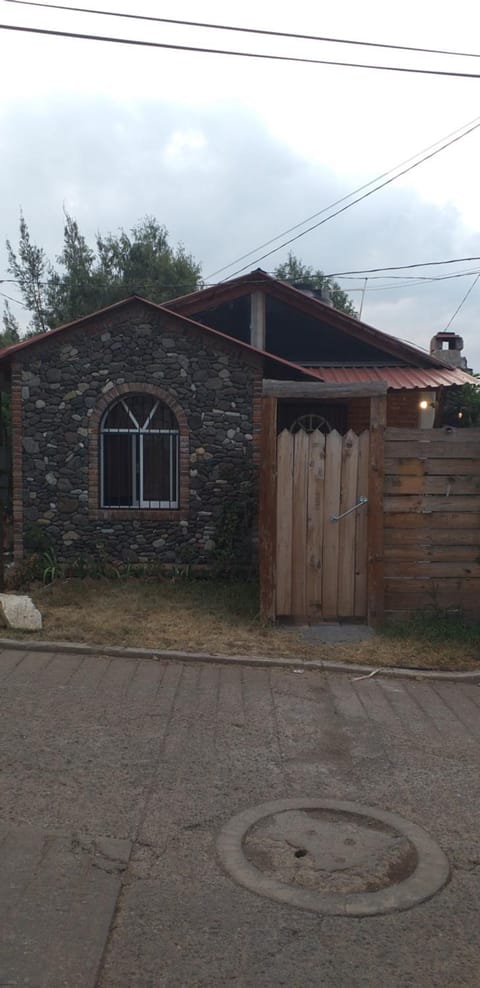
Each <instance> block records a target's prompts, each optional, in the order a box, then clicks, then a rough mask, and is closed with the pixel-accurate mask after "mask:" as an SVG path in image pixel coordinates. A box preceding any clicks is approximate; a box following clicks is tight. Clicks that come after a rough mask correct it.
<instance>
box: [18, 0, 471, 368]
mask: <svg viewBox="0 0 480 988" xmlns="http://www.w3.org/2000/svg"><path fill="white" fill-rule="evenodd" d="M68 2H71V0H68ZM84 2H85V5H89V6H91V7H93V6H95V3H94V0H84ZM98 7H99V8H100V7H101V8H102V9H104V10H108V11H121V12H124V13H127V12H128V13H135V14H145V15H151V16H162V17H173V18H178V19H186V20H202V21H210V22H216V23H228V24H233V25H241V26H245V27H258V28H265V29H270V30H276V31H289V32H297V33H305V34H316V35H323V36H330V37H336V38H344V39H345V38H351V39H356V40H365V41H377V42H389V43H392V44H397V45H399V44H404V45H410V46H417V47H428V48H448V49H456V50H457V51H462V52H475V48H476V43H477V41H476V39H478V37H479V28H480V8H477V5H476V4H474V3H472V0H457V3H456V4H455V5H449V6H448V8H447V7H445V8H442V7H440V6H439V4H438V2H434V0H420V2H419V0H415V2H414V0H404V2H403V3H402V5H401V6H398V5H397V6H393V5H391V4H386V3H385V2H384V0H378V2H377V0H365V2H364V3H362V4H359V3H358V0H344V2H343V4H341V5H334V4H330V5H327V4H323V3H318V2H317V3H314V2H312V0H297V2H296V3H295V4H292V3H291V2H290V3H286V2H283V0H264V2H263V3H259V2H258V0H257V2H255V3H254V2H253V0H242V2H241V3H240V2H238V0H231V2H230V3H229V4H226V3H225V2H219V0H203V2H202V4H199V3H198V0H197V2H195V0H175V2H174V0H164V2H163V3H161V4H159V3H158V2H156V0H102V3H101V4H98ZM443 9H445V10H447V9H448V14H443V12H442V11H443ZM0 13H1V17H0V23H2V24H15V25H27V26H33V27H48V28H52V29H55V30H65V31H77V32H83V33H96V34H103V35H115V36H117V37H124V38H125V37H130V38H138V39H148V40H158V41H162V42H167V43H172V44H185V45H193V46H199V47H201V46H204V47H217V48H230V49H237V50H243V51H245V50H250V51H257V52H271V53H278V54H288V55H300V56H305V57H309V58H324V59H335V60H344V61H355V62H357V61H358V62H364V63H376V64H390V65H405V66H418V67H421V68H441V69H448V70H451V71H457V72H473V73H475V72H478V73H480V58H479V57H477V58H474V57H471V58H462V57H459V56H455V57H452V56H448V57H447V56H440V55H427V54H413V53H408V52H399V51H397V52H388V51H385V50H382V49H378V48H359V47H354V46H351V45H339V44H327V43H320V42H315V43H313V42H304V41H300V40H294V39H273V38H265V37H263V38H262V37H256V36H252V35H250V36H248V35H245V34H243V35H242V34H233V33H230V32H228V33H227V32H223V31H213V30H204V29H195V28H192V27H189V28H187V27H185V28H180V27H176V26H172V25H164V24H156V25H155V24H151V23H145V22H144V23H141V22H137V21H132V20H124V19H120V18H113V17H100V16H93V15H90V14H88V15H87V14H80V13H73V12H62V11H58V10H56V11H54V10H52V11H48V10H45V9H42V8H34V7H28V6H21V5H17V4H14V3H10V2H8V0H0ZM0 45H1V51H0V75H1V79H0V107H1V111H0V112H1V118H0V120H1V128H0V140H1V154H0V181H1V189H2V197H1V202H2V226H1V229H0V232H1V234H2V235H1V238H0V277H8V275H7V272H6V255H5V251H4V248H3V244H4V241H5V238H6V237H8V238H10V239H11V240H12V241H13V242H14V243H15V242H16V240H17V236H18V213H19V208H20V207H21V208H22V209H23V211H24V214H25V217H26V219H27V223H28V225H29V227H30V231H31V235H32V238H33V239H34V241H36V242H37V243H39V244H40V245H42V246H44V247H45V249H46V250H47V252H48V253H49V255H50V256H52V257H53V256H54V255H55V254H56V253H58V251H59V250H60V249H61V241H62V227H63V214H62V209H63V207H64V206H65V208H66V209H67V210H68V211H69V212H71V213H72V214H73V215H74V216H75V218H76V219H77V220H78V222H79V225H80V228H81V230H82V232H83V233H84V234H85V235H86V236H87V239H90V240H91V239H93V236H94V234H95V231H96V230H100V231H101V232H102V233H107V232H109V231H112V232H116V231H118V229H119V228H120V227H125V228H127V229H128V228H129V227H131V226H132V225H133V224H134V223H136V222H137V221H138V220H139V219H141V218H142V217H143V216H145V215H146V214H150V215H153V216H155V217H156V218H157V219H158V220H159V221H160V222H161V223H164V224H165V225H166V226H167V228H168V230H169V233H170V238H171V240H172V242H179V241H181V242H183V244H184V245H185V247H186V249H187V250H188V251H189V252H191V253H192V254H193V255H194V256H195V258H196V259H198V260H199V261H200V262H201V264H202V271H203V275H204V276H205V277H206V278H208V277H209V276H210V275H212V274H213V272H215V271H216V270H217V269H218V268H221V267H223V266H224V265H229V264H231V262H234V261H235V260H236V258H237V257H239V256H240V255H242V254H244V253H246V252H247V251H250V250H253V248H255V247H256V246H257V245H259V244H261V243H262V242H264V241H266V240H269V239H270V238H271V237H274V236H276V235H277V234H279V233H280V232H281V231H283V230H285V229H286V228H288V227H290V226H293V225H294V224H296V223H299V222H300V221H302V220H304V219H305V218H306V217H308V216H310V215H311V214H313V213H315V212H317V211H319V210H321V209H323V208H324V207H325V206H328V205H329V203H331V202H333V201H334V200H336V199H338V198H339V197H341V196H343V195H346V194H347V193H350V192H351V191H352V190H353V189H355V188H356V187H357V186H360V185H362V184H363V183H364V182H368V181H370V179H372V178H374V177H375V176H376V175H379V174H380V173H383V172H385V171H386V170H387V169H389V168H392V167H393V166H394V165H397V164H398V163H400V162H401V161H403V160H405V159H407V158H409V157H410V156H411V155H414V154H415V153H416V152H418V151H420V150H422V149H424V148H426V147H427V146H429V145H431V144H433V143H434V142H436V141H438V140H439V139H440V138H442V137H445V136H447V135H449V134H450V133H451V132H453V131H455V130H457V129H458V128H460V127H462V126H463V125H464V124H467V123H468V122H469V121H472V120H474V119H475V118H476V117H477V116H478V115H480V101H479V99H478V96H479V93H480V79H478V80H477V79H460V78H442V77H436V76H421V75H406V74H403V73H396V72H380V71H367V70H363V69H353V68H343V67H334V66H326V65H300V64H294V63H286V62H285V63H274V62H267V61H261V60H253V59H245V58H234V57H227V56H223V55H213V54H200V53H189V52H180V51H177V52H174V51H167V50H162V49H154V48H152V49H148V48H143V49H140V48H134V47H127V46H124V45H113V44H112V45H110V44H104V43H100V42H93V41H81V40H72V39H64V38H50V37H42V36H34V35H27V34H21V33H16V32H12V31H6V30H0ZM478 50H479V52H480V41H479V42H478ZM479 149H480V129H478V130H476V131H475V132H474V133H472V134H470V135H468V136H466V137H465V138H463V139H462V140H461V141H459V142H457V143H456V144H454V145H453V146H452V147H451V148H448V149H447V150H445V151H443V152H441V153H440V154H439V155H437V156H436V157H435V158H433V159H432V160H431V161H428V162H425V163H424V164H422V165H420V167H419V168H417V169H415V170H414V171H412V172H410V173H409V174H408V175H406V176H404V177H403V178H401V179H399V180H398V181H397V182H395V183H393V184H392V185H390V186H388V187H387V188H386V189H383V190H381V191H379V192H377V193H375V194H374V195H372V196H371V197H370V198H369V199H367V200H366V201H365V202H363V203H360V204H359V205H356V206H354V207H353V208H351V209H349V210H348V211H346V212H345V213H343V214H342V215H341V216H339V217H337V218H335V219H332V220H331V221H330V222H328V223H326V224H324V225H323V226H321V227H320V228H319V229H317V230H315V231H313V232H311V233H308V234H306V235H305V236H303V237H302V238H301V239H300V240H298V241H297V242H296V243H295V244H293V245H292V247H291V249H292V250H294V252H295V253H296V254H297V255H298V256H299V257H300V258H302V259H303V260H304V261H305V262H307V263H309V264H312V265H314V266H315V267H320V268H322V269H323V270H324V271H327V272H337V271H344V270H350V269H359V268H362V269H363V268H367V267H380V266H387V265H395V264H398V265H400V264H410V263H416V262H425V261H435V260H444V259H448V258H460V257H468V256H473V255H480V197H479V195H478V175H479V158H480V155H479ZM285 239H286V238H285ZM279 242H281V241H279ZM262 253H263V251H262V250H258V251H257V252H255V253H253V254H252V256H251V261H250V262H249V263H251V267H252V268H253V267H256V266H257V264H260V266H262V267H263V268H264V269H265V270H267V271H272V270H273V268H274V267H275V265H276V264H278V263H280V262H281V261H282V260H285V258H286V254H287V250H286V248H283V249H282V250H279V251H278V252H277V253H276V254H274V255H272V256H271V257H268V258H266V259H264V260H261V261H259V260H258V258H259V257H260V255H261V254H262ZM245 263H247V262H245V261H244V262H242V263H241V264H233V265H232V266H231V267H229V268H228V269H227V270H226V271H224V272H223V273H222V275H221V276H216V277H217V278H218V277H228V276H229V275H231V274H233V273H234V272H235V271H236V270H237V269H238V268H239V267H242V266H243V265H244V264H245ZM464 271H468V272H470V273H469V274H468V275H465V276H462V277H457V278H451V279H449V280H444V281H434V282H425V281H424V282H422V283H421V284H420V285H419V284H414V283H410V284H408V283H407V282H406V280H405V279H404V278H403V277H402V278H401V280H399V279H398V278H397V279H395V280H394V279H392V278H390V279H389V280H388V281H386V280H377V279H373V278H372V279H369V281H368V290H367V294H366V298H365V304H364V311H363V316H364V318H365V320H366V321H367V322H370V323H372V324H373V325H375V326H377V327H378V328H380V329H383V330H384V331H386V332H390V333H394V334H395V335H397V336H399V337H401V338H403V339H407V340H411V341H413V342H415V343H417V344H418V345H420V346H424V347H428V344H429V339H430V337H431V336H432V335H433V333H435V332H437V331H438V330H441V329H444V328H445V326H446V324H447V323H448V321H449V320H450V318H451V316H452V315H453V313H454V311H455V309H456V308H457V306H458V305H459V303H460V302H461V300H462V298H463V296H464V295H465V293H466V292H467V290H468V288H469V287H470V286H471V285H472V284H473V281H474V278H475V273H476V272H478V271H480V261H477V262H471V263H465V264H457V265H451V266H445V267H444V268H425V269H424V270H421V271H420V272H419V273H420V274H421V275H422V276H428V275H429V274H430V275H431V274H433V275H435V276H437V277H438V276H439V275H446V274H460V273H462V272H464ZM411 273H412V272H407V274H411ZM396 274H397V275H402V272H401V271H398V272H396ZM214 280H216V279H214ZM339 280H341V284H342V286H343V287H344V288H345V289H346V290H347V291H351V293H352V298H353V300H354V301H355V303H356V304H357V305H358V304H359V301H360V291H359V289H360V288H361V285H362V282H361V281H359V280H355V279H352V280H347V279H339ZM0 287H2V288H4V289H5V291H7V285H3V286H0ZM380 289H381V290H380ZM8 294H10V295H12V296H15V286H12V285H9V286H8ZM12 308H13V309H14V311H15V312H16V313H17V314H18V315H20V312H21V310H20V309H19V308H18V307H16V306H15V305H13V306H12ZM479 324H480V281H479V282H478V284H477V285H476V286H475V287H474V288H473V290H472V293H471V295H470V296H469V298H468V299H467V301H466V302H465V305H464V306H463V308H462V309H461V311H460V312H459V314H458V316H457V317H456V318H455V320H454V322H453V323H452V329H453V328H455V330H456V331H457V332H459V333H461V334H462V335H463V336H464V339H465V352H466V355H467V357H468V359H469V362H470V365H471V366H473V367H474V369H476V370H479V371H480V336H479V332H478V328H479Z"/></svg>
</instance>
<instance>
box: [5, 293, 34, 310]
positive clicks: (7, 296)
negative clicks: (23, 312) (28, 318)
mask: <svg viewBox="0 0 480 988" xmlns="http://www.w3.org/2000/svg"><path fill="white" fill-rule="evenodd" d="M0 295H1V296H2V298H8V301H9V302H15V304H16V305H21V306H22V308H23V309H28V305H25V302H21V301H20V299H19V298H13V297H12V296H11V295H7V294H6V293H5V292H0Z"/></svg>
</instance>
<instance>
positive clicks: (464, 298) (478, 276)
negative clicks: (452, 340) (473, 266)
mask: <svg viewBox="0 0 480 988" xmlns="http://www.w3.org/2000/svg"><path fill="white" fill-rule="evenodd" d="M479 279H480V271H479V272H478V274H477V277H476V278H475V280H474V281H473V282H472V284H471V285H470V288H469V289H468V292H466V293H465V295H464V296H463V298H462V301H461V302H460V305H459V306H458V307H457V308H456V309H455V312H454V313H453V316H452V318H451V319H449V321H448V322H447V325H446V326H445V329H444V333H446V331H447V329H448V328H449V327H450V326H451V325H452V322H453V320H454V319H455V316H456V315H458V313H459V312H460V309H461V308H462V306H463V305H464V304H465V302H466V301H467V298H468V296H469V295H470V292H473V289H474V288H475V285H476V284H477V281H478V280H479Z"/></svg>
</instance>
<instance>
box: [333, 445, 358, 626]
mask: <svg viewBox="0 0 480 988" xmlns="http://www.w3.org/2000/svg"><path fill="white" fill-rule="evenodd" d="M357 484H358V436H357V435H356V434H355V433H354V432H352V431H351V430H349V431H348V432H347V433H346V435H344V437H343V443H342V473H341V480H340V514H343V512H344V511H349V510H350V508H353V506H354V505H355V504H356V503H357ZM359 510H361V509H359ZM355 515H356V512H352V513H351V514H349V515H347V516H346V517H345V518H341V519H340V521H338V522H337V525H338V527H339V532H338V537H339V544H338V616H339V617H352V615H353V611H354V602H355V529H356V517H355Z"/></svg>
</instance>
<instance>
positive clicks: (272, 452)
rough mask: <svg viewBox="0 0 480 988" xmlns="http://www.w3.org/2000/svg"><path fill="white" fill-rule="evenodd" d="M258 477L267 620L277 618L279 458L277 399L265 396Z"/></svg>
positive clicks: (263, 606) (262, 594)
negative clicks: (277, 475) (277, 471)
mask: <svg viewBox="0 0 480 988" xmlns="http://www.w3.org/2000/svg"><path fill="white" fill-rule="evenodd" d="M260 447H261V456H260V476H259V487H260V489H259V506H258V533H259V560H258V563H259V572H260V613H261V615H262V617H263V619H264V620H267V621H273V620H275V581H276V576H275V547H276V520H277V510H276V509H277V496H276V484H277V478H276V468H277V464H276V459H277V401H276V399H275V398H264V399H262V431H261V436H260Z"/></svg>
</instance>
